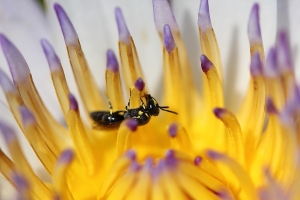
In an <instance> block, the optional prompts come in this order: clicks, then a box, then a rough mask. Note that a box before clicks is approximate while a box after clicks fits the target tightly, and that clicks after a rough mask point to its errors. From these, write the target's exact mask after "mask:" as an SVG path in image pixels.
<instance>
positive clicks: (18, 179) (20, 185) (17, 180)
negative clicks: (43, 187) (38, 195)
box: [11, 172, 29, 191]
mask: <svg viewBox="0 0 300 200" xmlns="http://www.w3.org/2000/svg"><path fill="white" fill-rule="evenodd" d="M11 178H12V181H13V182H14V184H15V185H16V187H17V189H18V190H19V191H24V190H26V189H27V188H28V187H29V184H28V182H27V180H26V179H25V178H24V177H23V176H21V175H20V174H19V173H17V172H13V173H12V175H11Z"/></svg>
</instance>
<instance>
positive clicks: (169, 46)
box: [164, 24, 176, 53]
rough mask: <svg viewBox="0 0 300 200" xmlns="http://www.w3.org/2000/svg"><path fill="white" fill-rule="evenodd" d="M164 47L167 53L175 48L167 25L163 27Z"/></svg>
mask: <svg viewBox="0 0 300 200" xmlns="http://www.w3.org/2000/svg"><path fill="white" fill-rule="evenodd" d="M164 46H165V48H166V50H167V52H168V53H171V52H172V51H173V50H174V49H175V48H176V43H175V40H174V38H173V35H172V31H171V28H170V26H169V25H168V24H166V25H165V26H164Z"/></svg>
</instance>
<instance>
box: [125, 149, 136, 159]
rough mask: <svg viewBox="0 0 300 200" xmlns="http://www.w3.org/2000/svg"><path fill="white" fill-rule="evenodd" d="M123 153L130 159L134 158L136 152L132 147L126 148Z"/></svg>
mask: <svg viewBox="0 0 300 200" xmlns="http://www.w3.org/2000/svg"><path fill="white" fill-rule="evenodd" d="M125 155H126V156H127V157H128V158H129V159H130V160H135V159H136V152H135V151H134V150H132V149H130V150H128V151H127V152H126V153H125Z"/></svg>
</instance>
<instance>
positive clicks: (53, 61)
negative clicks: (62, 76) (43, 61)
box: [41, 39, 62, 72]
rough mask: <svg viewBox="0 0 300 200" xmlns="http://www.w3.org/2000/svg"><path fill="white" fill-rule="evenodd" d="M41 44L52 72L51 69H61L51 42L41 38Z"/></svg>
mask: <svg viewBox="0 0 300 200" xmlns="http://www.w3.org/2000/svg"><path fill="white" fill-rule="evenodd" d="M41 45H42V47H43V50H44V53H45V55H46V58H47V61H48V64H49V68H50V71H51V72H53V71H62V67H61V64H60V60H59V58H58V56H57V55H56V53H55V51H54V49H53V47H52V46H51V44H50V43H49V42H48V41H47V40H45V39H42V40H41Z"/></svg>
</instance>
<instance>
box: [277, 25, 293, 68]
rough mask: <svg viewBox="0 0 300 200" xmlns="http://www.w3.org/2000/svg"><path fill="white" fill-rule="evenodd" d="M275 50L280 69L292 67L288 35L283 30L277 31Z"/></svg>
mask: <svg viewBox="0 0 300 200" xmlns="http://www.w3.org/2000/svg"><path fill="white" fill-rule="evenodd" d="M276 50H277V55H278V57H277V59H278V60H277V61H278V65H279V67H280V68H281V69H282V71H286V70H291V69H292V68H293V64H292V56H291V50H290V45H289V39H288V35H287V33H286V32H285V31H281V32H279V35H278V39H277V45H276Z"/></svg>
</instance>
